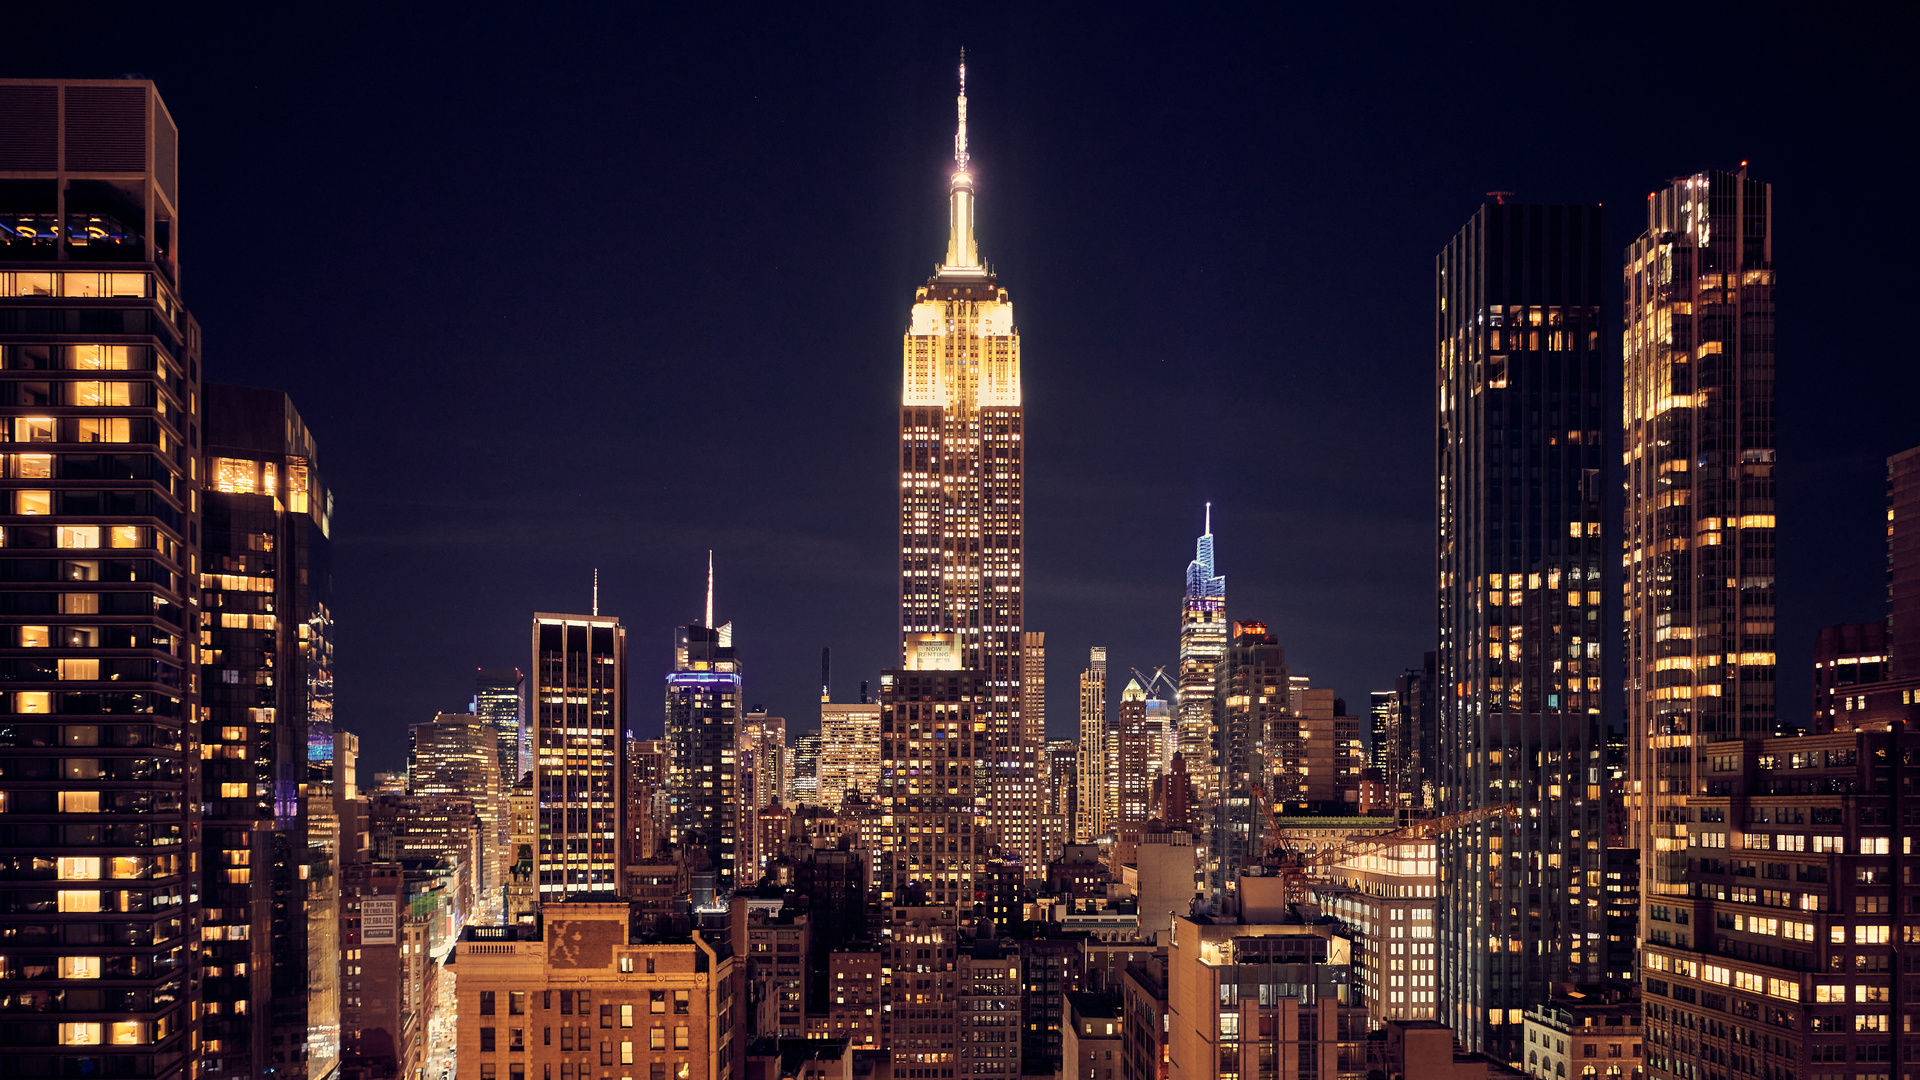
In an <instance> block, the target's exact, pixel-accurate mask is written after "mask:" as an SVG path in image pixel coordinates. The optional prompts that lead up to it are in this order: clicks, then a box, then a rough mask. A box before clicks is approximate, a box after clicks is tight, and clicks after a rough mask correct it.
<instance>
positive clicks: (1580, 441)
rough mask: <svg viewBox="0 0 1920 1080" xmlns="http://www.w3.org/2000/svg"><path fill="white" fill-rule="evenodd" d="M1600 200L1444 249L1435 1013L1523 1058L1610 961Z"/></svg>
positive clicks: (1466, 1034) (1527, 214) (1551, 209)
mask: <svg viewBox="0 0 1920 1080" xmlns="http://www.w3.org/2000/svg"><path fill="white" fill-rule="evenodd" d="M1604 240H1605V232H1604V230H1603V228H1602V224H1601V214H1600V209H1599V207H1594V206H1517V205H1500V204H1495V203H1490V204H1487V205H1485V206H1482V207H1481V208H1480V210H1479V212H1477V213H1476V214H1474V216H1473V218H1472V219H1471V220H1470V221H1468V223H1467V225H1466V227H1465V228H1463V229H1462V230H1461V231H1460V233H1459V235H1457V236H1456V237H1455V238H1454V240H1453V242H1452V243H1450V244H1449V245H1448V246H1447V248H1446V250H1445V251H1443V252H1442V253H1441V254H1440V256H1439V258H1438V260H1437V264H1436V267H1435V282H1434V285H1435V313H1434V319H1435V322H1434V326H1435V343H1434V344H1435V357H1434V359H1435V376H1436V378H1435V405H1436V410H1437V418H1438V423H1437V425H1436V432H1435V433H1436V451H1437V455H1436V456H1437V461H1438V474H1437V476H1436V489H1435V493H1436V498H1437V501H1438V507H1439V522H1438V530H1439V531H1438V537H1437V546H1438V558H1439V563H1438V566H1437V568H1436V569H1437V584H1438V592H1439V594H1438V601H1439V604H1438V608H1439V620H1438V621H1439V637H1440V649H1439V657H1438V667H1439V671H1438V676H1439V678H1438V681H1439V684H1440V686H1441V687H1442V689H1443V693H1442V696H1441V700H1440V702H1439V709H1438V717H1437V721H1438V724H1439V729H1440V745H1441V746H1443V747H1446V748H1447V749H1446V751H1445V752H1443V753H1442V754H1441V755H1440V757H1439V763H1438V764H1439V770H1438V771H1439V775H1438V781H1439V782H1438V797H1439V802H1440V806H1441V809H1442V810H1443V812H1459V811H1465V810H1470V809H1474V808H1476V807H1481V806H1486V805H1488V804H1491V803H1513V804H1517V807H1518V810H1517V813H1516V814H1515V815H1513V816H1511V817H1504V816H1502V817H1494V818H1491V819H1488V820H1486V821H1483V822H1481V823H1479V824H1477V825H1474V826H1470V827H1467V828H1463V829H1459V830H1455V831H1452V832H1449V833H1447V834H1446V835H1445V837H1444V838H1443V839H1442V841H1441V844H1440V851H1439V863H1440V875H1441V894H1442V897H1443V900H1442V904H1441V907H1440V911H1439V944H1440V949H1439V959H1440V970H1439V991H1440V994H1441V998H1442V1000H1441V1001H1440V1012H1439V1016H1438V1018H1439V1020H1440V1021H1441V1022H1444V1023H1446V1024H1448V1025H1449V1026H1451V1027H1452V1028H1453V1030H1454V1031H1455V1032H1456V1033H1457V1034H1458V1035H1459V1037H1460V1038H1461V1040H1462V1041H1463V1042H1464V1043H1465V1044H1466V1045H1467V1047H1468V1048H1469V1049H1472V1050H1476V1051H1481V1052H1486V1053H1489V1054H1492V1055H1494V1056H1496V1057H1497V1058H1499V1059H1500V1060H1505V1061H1513V1060H1518V1052H1519V1050H1518V1048H1519V1043H1520V1037H1521V1023H1522V1017H1523V1013H1524V1011H1525V1009H1526V1008H1527V1006H1529V1005H1531V1004H1535V1003H1537V1002H1539V1001H1543V1000H1545V999H1546V998H1547V997H1548V995H1549V987H1550V984H1552V983H1555V982H1576V983H1588V982H1593V981H1595V980H1596V978H1597V976H1598V975H1599V973H1600V972H1601V971H1603V970H1604V950H1603V949H1602V945H1603V944H1604V937H1605V930H1606V925H1605V920H1604V912H1603V908H1602V890H1603V885H1602V882H1603V878H1604V873H1605V851H1606V848H1605V843H1604V839H1605V838H1604V834H1603V824H1604V818H1603V809H1602V799H1601V788H1600V775H1599V770H1600V769H1601V767H1602V766H1603V765H1604V762H1603V761H1602V754H1603V750H1604V747H1603V743H1602V741H1601V738H1600V733H1599V725H1600V722H1601V717H1602V716H1604V715H1605V712H1604V710H1605V704H1604V701H1605V694H1604V691H1603V679H1604V677H1605V668H1604V666H1603V661H1604V648H1605V642H1606V638H1607V633H1608V631H1607V628H1606V625H1605V622H1604V621H1603V620H1602V618H1601V606H1600V605H1601V597H1602V596H1603V594H1604V592H1605V576H1606V573H1607V571H1606V567H1607V565H1608V564H1609V563H1610V562H1611V561H1612V560H1613V558H1614V557H1615V554H1614V552H1613V551H1612V550H1610V549H1609V548H1608V547H1607V546H1606V545H1605V544H1604V543H1603V541H1602V537H1601V525H1602V523H1603V522H1604V521H1605V520H1606V514H1607V507H1606V492H1605V488H1604V485H1603V483H1602V478H1603V477H1604V476H1605V467H1606V462H1605V461H1604V459H1603V456H1602V455H1603V453H1604V450H1605V444H1604V440H1605V431H1606V429H1607V427H1608V426H1609V423H1610V419H1611V414H1610V413H1609V411H1608V409H1607V404H1608V403H1607V401H1606V397H1607V393H1606V387H1607V386H1608V385H1610V374H1611V362H1610V360H1609V359H1608V350H1607V349H1606V348H1605V346H1604V341H1605V336H1606V327H1605V324H1604V321H1603V320H1602V318H1601V311H1602V305H1603V303H1604V297H1605V294H1606V285H1607V272H1606V270H1605V263H1604V260H1603V258H1602V251H1603V244H1604Z"/></svg>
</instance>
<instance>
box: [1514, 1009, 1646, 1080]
mask: <svg viewBox="0 0 1920 1080" xmlns="http://www.w3.org/2000/svg"><path fill="white" fill-rule="evenodd" d="M1622 990H1623V991H1624V988H1622ZM1522 1026H1523V1027H1524V1028H1525V1029H1526V1033H1527V1062H1526V1068H1525V1072H1526V1074H1527V1075H1528V1076H1532V1077H1538V1078H1539V1080H1639V1078H1640V1077H1641V1076H1643V1075H1644V1072H1643V1070H1642V1068H1641V1064H1640V1063H1641V1059H1642V1052H1641V1025H1640V1002H1638V1001H1636V1000H1634V999H1633V998H1632V997H1631V996H1629V995H1628V994H1626V993H1625V992H1621V993H1613V994H1606V993H1590V992H1582V991H1579V990H1569V991H1567V992H1565V993H1561V994H1557V995H1555V996H1554V998H1553V1000H1552V1001H1547V1002H1542V1003H1541V1004H1539V1005H1535V1006H1534V1007H1533V1008H1530V1009H1528V1010H1527V1016H1526V1020H1525V1021H1524V1022H1523V1025H1522Z"/></svg>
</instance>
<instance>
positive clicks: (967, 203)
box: [940, 49, 980, 273]
mask: <svg viewBox="0 0 1920 1080" xmlns="http://www.w3.org/2000/svg"><path fill="white" fill-rule="evenodd" d="M959 103H960V126H959V127H958V128H956V129H955V131H954V133H953V181H952V184H951V186H950V188H949V191H948V196H947V201H948V208H947V261H946V262H944V263H942V264H941V266H940V269H941V271H942V272H949V273H950V272H953V271H962V272H965V273H979V272H980V256H979V250H978V248H977V247H976V246H975V244H974V239H973V174H972V173H971V172H970V171H968V169H967V161H968V157H967V51H966V50H965V49H962V50H960V98H959Z"/></svg>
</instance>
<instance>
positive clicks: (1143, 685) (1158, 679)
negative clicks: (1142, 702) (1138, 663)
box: [1131, 667, 1180, 701]
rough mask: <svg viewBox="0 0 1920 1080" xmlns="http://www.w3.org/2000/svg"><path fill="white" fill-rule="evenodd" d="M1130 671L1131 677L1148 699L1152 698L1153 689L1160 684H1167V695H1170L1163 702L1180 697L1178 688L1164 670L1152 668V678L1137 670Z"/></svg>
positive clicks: (1162, 668)
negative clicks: (1137, 682)
mask: <svg viewBox="0 0 1920 1080" xmlns="http://www.w3.org/2000/svg"><path fill="white" fill-rule="evenodd" d="M1131 670H1132V671H1133V677H1134V678H1135V679H1137V680H1139V682H1140V689H1142V690H1144V691H1146V694H1147V696H1148V697H1152V696H1153V688H1154V687H1155V686H1156V685H1158V684H1160V683H1166V684H1167V693H1168V695H1170V696H1168V697H1167V698H1165V699H1164V700H1167V701H1172V700H1173V699H1174V698H1177V697H1179V696H1180V687H1179V686H1178V685H1177V684H1176V683H1174V681H1173V680H1172V679H1171V678H1169V677H1168V675H1167V669H1166V668H1164V667H1157V668H1154V669H1153V675H1152V676H1148V675H1145V674H1143V673H1142V672H1141V670H1140V669H1139V668H1133V669H1131Z"/></svg>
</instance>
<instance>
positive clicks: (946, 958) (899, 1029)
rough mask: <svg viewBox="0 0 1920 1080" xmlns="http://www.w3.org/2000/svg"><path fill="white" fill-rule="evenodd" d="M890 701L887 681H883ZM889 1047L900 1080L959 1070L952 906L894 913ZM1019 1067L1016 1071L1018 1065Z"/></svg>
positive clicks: (956, 933) (956, 926) (938, 1078)
mask: <svg viewBox="0 0 1920 1080" xmlns="http://www.w3.org/2000/svg"><path fill="white" fill-rule="evenodd" d="M880 694H881V696H882V697H883V698H884V697H885V696H886V676H885V675H882V676H881V677H880ZM890 926H891V933H892V938H891V940H890V941H889V943H888V961H889V963H888V969H889V971H890V972H891V974H890V976H889V978H890V985H889V986H888V989H887V1001H888V1020H887V1025H886V1030H885V1032H884V1034H883V1038H884V1039H885V1040H886V1042H887V1049H888V1051H889V1053H890V1056H891V1059H892V1065H893V1075H894V1076H895V1077H897V1078H898V1080H952V1078H953V1077H956V1076H960V1075H962V1074H961V1073H959V1072H957V1071H955V1070H956V1068H957V1067H958V1065H959V1054H958V1052H957V1045H956V1044H957V1043H958V1039H959V1026H960V1024H959V1009H960V989H961V984H960V957H959V952H960V949H961V944H960V938H961V932H960V919H959V916H958V914H957V913H956V912H955V910H954V909H953V907H951V906H949V905H939V904H935V905H918V904H916V905H905V906H898V907H894V908H893V909H892V919H891V920H890ZM1016 1067H1017V1066H1016Z"/></svg>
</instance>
